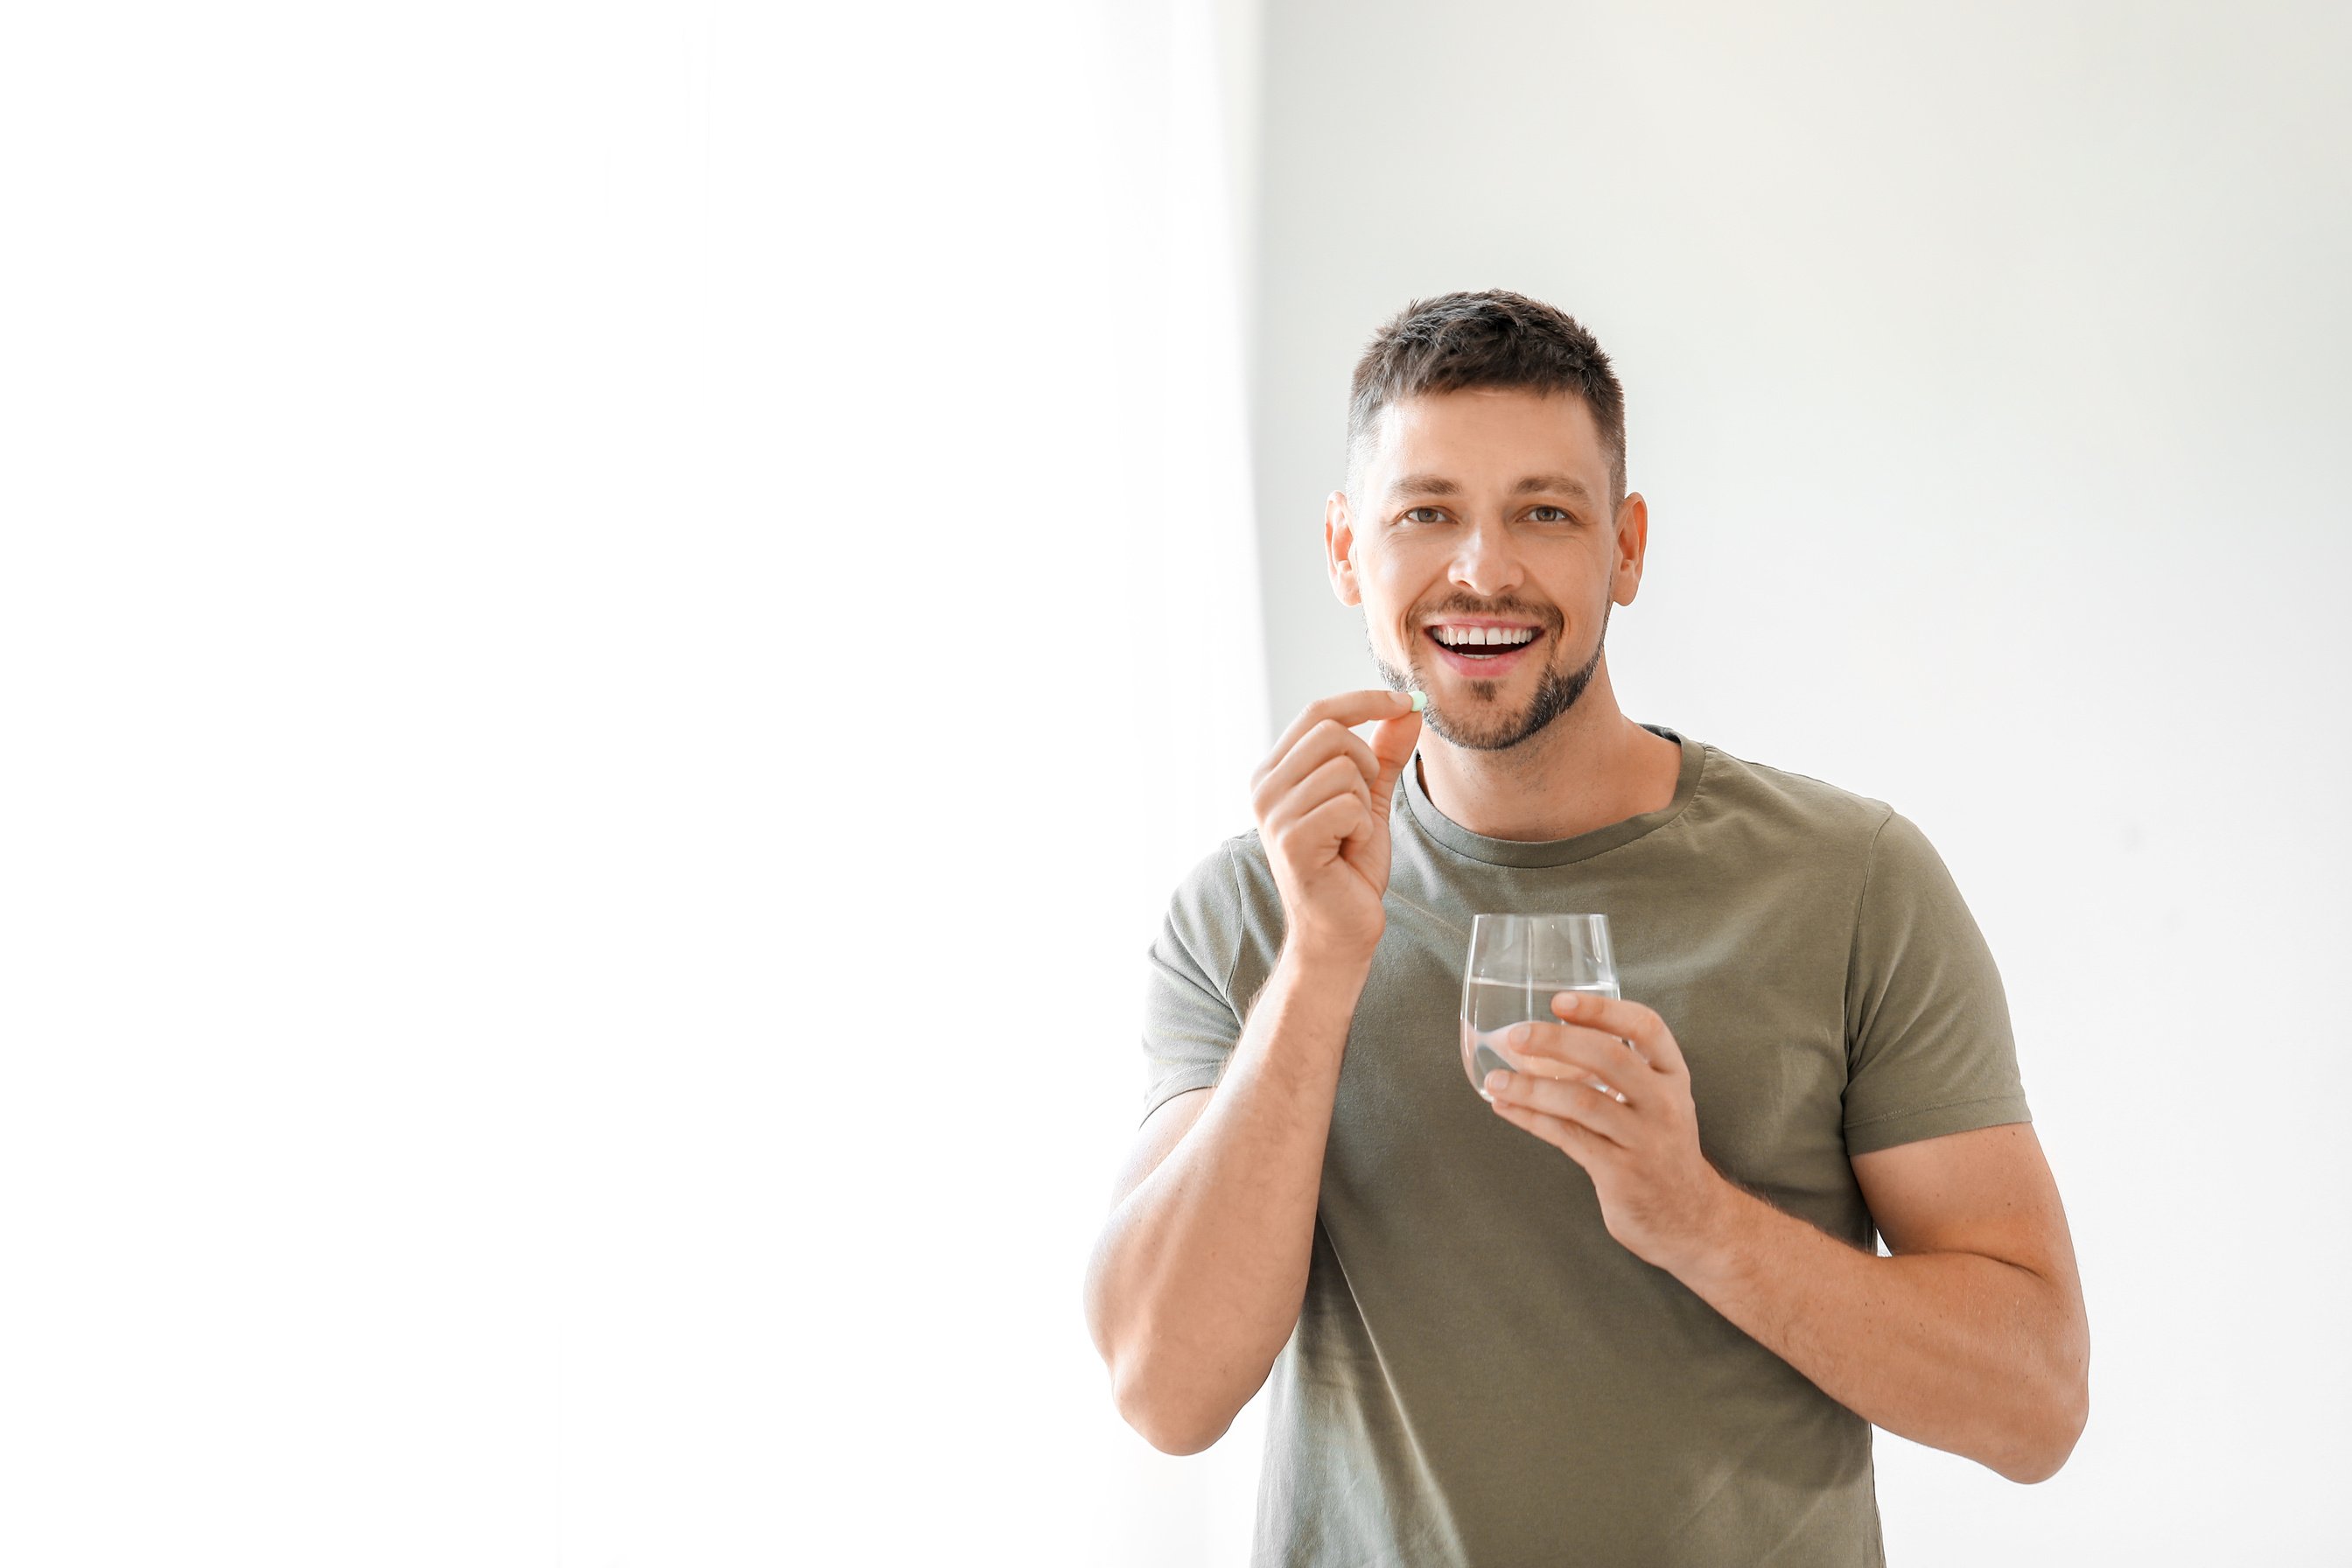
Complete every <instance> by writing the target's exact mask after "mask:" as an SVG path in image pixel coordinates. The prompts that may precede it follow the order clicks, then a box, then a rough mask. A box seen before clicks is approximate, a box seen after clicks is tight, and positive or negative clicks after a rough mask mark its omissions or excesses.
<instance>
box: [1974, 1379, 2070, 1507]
mask: <svg viewBox="0 0 2352 1568" xmlns="http://www.w3.org/2000/svg"><path fill="white" fill-rule="evenodd" d="M2042 1414H2043V1418H2042V1421H2041V1422H2039V1423H2038V1424H2037V1427H2036V1430H2035V1431H2034V1432H2033V1433H2032V1434H2031V1435H2030V1436H2027V1437H2026V1439H2025V1440H2024V1441H2022V1442H2021V1443H2020V1444H2019V1445H2018V1446H2017V1447H2016V1448H2015V1449H2013V1450H2011V1453H2010V1454H2008V1455H2006V1456H2004V1458H2003V1459H2002V1461H2001V1462H2000V1463H1998V1464H1995V1465H1994V1466H1993V1467H1992V1468H1993V1469H1994V1470H1995V1471H1997V1472H1999V1473H2000V1476H2001V1477H2002V1478H2003V1479H2007V1480H2012V1481H2016V1482H2018V1483H2019V1484H2020V1485H2021V1486H2036V1485H2039V1484H2040V1483H2042V1482H2043V1481H2046V1480H2048V1479H2050V1478H2051V1477H2053V1476H2054V1475H2056V1474H2057V1473H2058V1472H2059V1471H2060V1470H2062V1469H2063V1468H2065V1466H2066V1461H2067V1459H2068V1458H2072V1457H2073V1455H2074V1445H2075V1444H2076V1443H2078V1442H2080V1441H2081V1440H2082V1437H2083V1428H2084V1426H2088V1425H2089V1424H2090V1419H2091V1390H2090V1386H2089V1384H2087V1383H2086V1382H2082V1381H2077V1382H2076V1383H2075V1384H2073V1385H2072V1386H2071V1387H2069V1388H2068V1389H2066V1390H2065V1392H2064V1394H2063V1395H2062V1396H2061V1397H2059V1398H2056V1399H2053V1400H2052V1401H2051V1402H2050V1404H2049V1405H2047V1406H2046V1407H2045V1408H2044V1411H2043V1413H2042Z"/></svg>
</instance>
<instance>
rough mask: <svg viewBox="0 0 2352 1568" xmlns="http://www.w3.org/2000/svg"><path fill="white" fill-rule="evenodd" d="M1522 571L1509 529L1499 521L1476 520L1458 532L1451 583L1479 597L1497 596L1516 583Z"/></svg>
mask: <svg viewBox="0 0 2352 1568" xmlns="http://www.w3.org/2000/svg"><path fill="white" fill-rule="evenodd" d="M1522 575H1523V574H1522V573H1521V571H1520V569H1519V556H1518V552H1517V549H1516V548H1515V547H1514V546H1513V543H1512V540H1511V535H1510V531H1509V530H1508V529H1507V528H1505V527H1504V526H1503V525H1502V524H1501V523H1499V522H1486V523H1480V524H1478V525H1477V526H1476V527H1474V528H1471V529H1468V530H1466V531H1465V532H1464V533H1463V535H1462V544H1461V548H1460V549H1459V550H1457V551H1456V552H1454V573H1453V576H1454V584H1455V585H1456V586H1458V587H1461V588H1464V589H1466V590H1468V591H1469V592H1470V593H1472V594H1475V595H1477V596H1478V597H1480V598H1482V599H1494V598H1499V597H1501V596H1502V595H1504V594H1505V593H1507V592H1508V591H1509V590H1511V589H1513V588H1516V587H1517V586H1518V585H1519V582H1520V579H1521V577H1522Z"/></svg>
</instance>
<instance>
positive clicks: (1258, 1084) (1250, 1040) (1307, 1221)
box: [1086, 691, 1421, 1454]
mask: <svg viewBox="0 0 2352 1568" xmlns="http://www.w3.org/2000/svg"><path fill="white" fill-rule="evenodd" d="M1365 723H1370V724H1372V725H1374V726H1375V731H1374V739H1373V742H1372V743H1371V744H1370V745H1367V744H1366V743H1365V742H1363V741H1361V740H1359V739H1358V738H1357V737H1356V736H1355V735H1353V734H1352V733H1350V730H1351V728H1352V727H1353V726H1355V725H1358V724H1365ZM1420 733H1421V715H1420V712H1419V711H1418V710H1416V709H1415V708H1414V707H1413V706H1412V703H1411V702H1410V701H1409V700H1406V699H1405V698H1404V697H1403V696H1402V695H1401V694H1399V693H1397V692H1393V691H1355V692H1349V693H1346V694H1344V695H1342V696H1338V697H1328V698H1325V699H1323V700H1320V701H1318V702H1312V703H1309V704H1308V705H1307V710H1305V711H1304V712H1302V713H1300V714H1299V716H1298V718H1297V721H1294V722H1293V723H1292V724H1291V726H1290V728H1289V729H1288V730H1286V731H1284V733H1283V735H1282V738H1281V739H1280V740H1278V741H1276V742H1275V746H1274V750H1273V752H1271V753H1269V754H1268V756H1267V757H1266V759H1265V762H1264V763H1261V764H1260V765H1259V767H1258V769H1257V771H1256V773H1255V774H1254V775H1253V780H1252V790H1251V800H1250V805H1251V810H1252V812H1253V813H1254V814H1255V816H1256V817H1257V823H1258V837H1259V841H1260V842H1261V843H1262V844H1263V845H1264V847H1265V853H1266V859H1267V863H1268V865H1269V867H1270V868H1271V869H1272V871H1273V873H1274V879H1275V883H1276V887H1277V888H1278V889H1279V890H1280V892H1281V895H1282V907H1283V921H1284V937H1283V943H1282V952H1281V955H1280V956H1279V957H1278V958H1277V959H1276V961H1275V964H1274V972H1273V973H1272V974H1271V975H1270V976H1269V977H1268V979H1267V981H1266V983H1265V987H1264V988H1263V989H1262V990H1260V991H1259V993H1258V994H1257V1000H1256V1002H1255V1005H1251V1006H1249V1007H1247V1009H1246V1012H1247V1017H1246V1019H1245V1020H1244V1023H1243V1025H1242V1031H1241V1037H1240V1038H1239V1039H1237V1040H1235V1041H1234V1047H1233V1052H1232V1054H1231V1055H1230V1056H1229V1057H1228V1058H1226V1060H1225V1067H1224V1072H1223V1076H1221V1077H1220V1078H1219V1079H1218V1080H1217V1084H1216V1087H1215V1088H1214V1089H1206V1090H1195V1091H1193V1092H1192V1093H1189V1094H1185V1095H1181V1096H1179V1097H1178V1098H1177V1099H1175V1100H1171V1101H1169V1102H1168V1103H1167V1104H1165V1105H1163V1106H1161V1107H1160V1110H1159V1111H1158V1112H1157V1113H1155V1114H1154V1115H1153V1116H1152V1117H1151V1118H1150V1120H1149V1121H1146V1122H1145V1123H1144V1125H1143V1131H1142V1133H1141V1135H1140V1137H1139V1140H1138V1142H1137V1143H1136V1146H1135V1151H1134V1153H1133V1154H1132V1156H1131V1157H1130V1158H1129V1162H1128V1166H1127V1170H1126V1171H1125V1172H1124V1173H1122V1175H1121V1177H1120V1184H1119V1189H1120V1190H1119V1191H1118V1193H1117V1194H1115V1196H1114V1199H1113V1206H1112V1209H1111V1215H1110V1218H1109V1220H1108V1223H1106V1224H1105V1226H1103V1231H1102V1235H1101V1237H1100V1238H1099V1239H1098V1240H1097V1242H1096V1244H1095V1250H1094V1257H1093V1258H1092V1259H1091V1261H1090V1262H1089V1263H1088V1265H1087V1289H1086V1306H1087V1328H1088V1330H1089V1331H1091V1332H1092V1333H1093V1335H1094V1341H1095V1347H1096V1348H1097V1350H1099V1351H1100V1352H1102V1357H1103V1361H1104V1362H1105V1363H1107V1364H1108V1366H1109V1368H1110V1373H1111V1389H1112V1397H1113V1398H1114V1399H1115V1400H1116V1401H1117V1402H1118V1410H1119V1414H1120V1415H1124V1416H1125V1417H1126V1418H1127V1421H1128V1425H1129V1426H1133V1427H1134V1428H1135V1429H1136V1430H1137V1431H1139V1432H1140V1433H1142V1434H1143V1436H1145V1437H1146V1438H1148V1439H1149V1440H1150V1443H1151V1445H1152V1446H1153V1447H1156V1448H1161V1449H1164V1450H1166V1451H1167V1452H1169V1453H1171V1454H1195V1453H1198V1452H1200V1451H1201V1450H1202V1449H1203V1448H1205V1447H1208V1446H1209V1445H1210V1444H1212V1443H1213V1442H1215V1441H1216V1440H1217V1439H1218V1438H1219V1437H1221V1436H1224V1432H1225V1428H1226V1427H1228V1426H1232V1425H1233V1421H1234V1416H1235V1415H1239V1414H1240V1413H1241V1408H1242V1406H1243V1405H1246V1404H1248V1403H1249V1401H1250V1396H1251V1395H1252V1394H1255V1393H1256V1392H1257V1391H1258V1389H1259V1388H1260V1387H1261V1386H1262V1385H1263V1384H1265V1376H1266V1373H1268V1372H1269V1371H1271V1370H1272V1369H1273V1366H1274V1360H1275V1357H1276V1356H1277V1355H1279V1354H1281V1353H1282V1347H1283V1346H1284V1345H1285V1344H1286V1343H1287V1342H1289V1339H1290V1332H1291V1330H1292V1329H1293V1328H1295V1327H1296V1326H1297V1322H1298V1309H1299V1305H1300V1303H1301V1302H1302V1301H1304V1300H1306V1296H1307V1260H1308V1258H1310V1257H1312V1255H1313V1252H1314V1246H1315V1208H1316V1198H1317V1195H1318V1193H1319V1192H1320V1191H1321V1188H1322V1183H1323V1145H1324V1142H1325V1140H1326V1139H1327V1138H1328V1136H1329V1134H1330V1131H1331V1106H1332V1102H1333V1100H1335V1099H1336V1098H1337V1096H1338V1093H1339V1058H1340V1056H1341V1055H1342V1053H1343V1052H1344V1051H1345V1050H1346V1048H1347V1043H1348V1026H1349V1021H1350V1020H1351V1019H1352V1018H1353V1017H1354V1016H1355V1012H1356V1001H1357V998H1358V997H1360V995H1362V994H1363V990H1364V982H1365V980H1366V978H1367V977H1368V976H1369V975H1370V973H1371V962H1372V953H1373V951H1374V950H1375V949H1377V948H1378V947H1379V945H1380V940H1381V931H1382V930H1383V929H1384V927H1385V925H1386V921H1387V915H1386V912H1385V910H1383V908H1382V904H1381V900H1382V898H1383V897H1384V895H1385V894H1386V892H1387V890H1388V879H1389V818H1388V812H1389V802H1390V797H1391V794H1392V792H1393V791H1394V789H1395V786H1396V782H1397V777H1398V774H1399V773H1400V772H1401V771H1402V768H1403V766H1404V764H1405V762H1406V760H1407V759H1408V758H1409V757H1410V756H1411V755H1412V744H1413V742H1414V741H1415V740H1416V739H1417V738H1418V737H1419V735H1420ZM1236 1011H1237V1012H1239V1011H1241V1009H1236Z"/></svg>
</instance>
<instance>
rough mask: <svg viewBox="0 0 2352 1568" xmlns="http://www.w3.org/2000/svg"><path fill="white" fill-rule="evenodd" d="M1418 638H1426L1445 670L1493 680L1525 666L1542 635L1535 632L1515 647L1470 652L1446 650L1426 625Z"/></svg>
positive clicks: (1485, 648)
mask: <svg viewBox="0 0 2352 1568" xmlns="http://www.w3.org/2000/svg"><path fill="white" fill-rule="evenodd" d="M1421 635H1422V636H1423V637H1425V638H1427V639H1428V641H1429V646H1430V647H1433V648H1434V649H1436V650H1437V657H1438V658H1439V660H1440V661H1441V662H1442V663H1444V666H1445V668H1448V669H1451V670H1453V671H1454V672H1455V673H1457V674H1461V675H1467V676H1473V677H1475V678H1476V679H1480V680H1493V679H1496V678H1497V677H1499V676H1505V675H1508V674H1510V673H1511V671H1513V670H1515V669H1517V668H1518V667H1519V666H1520V665H1522V664H1524V663H1526V662H1527V658H1528V654H1529V653H1530V652H1532V651H1533V650H1535V649H1536V648H1538V647H1542V646H1543V640H1544V633H1543V632H1542V631H1541V630H1538V631H1537V633H1536V635H1535V636H1533V637H1529V638H1528V640H1527V641H1525V642H1523V643H1521V644H1519V645H1518V646H1517V647H1496V646H1494V645H1493V644H1491V643H1489V644H1486V645H1485V646H1483V647H1479V648H1478V649H1477V650H1476V652H1475V653H1473V652H1471V651H1469V650H1467V649H1465V650H1462V651H1459V652H1457V651H1456V650H1454V649H1453V648H1450V647H1446V646H1445V645H1444V643H1442V642H1439V641H1438V640H1437V634H1436V632H1434V631H1433V630H1431V629H1430V628H1428V627H1426V626H1424V627H1423V628H1422V633H1421ZM1481 656H1483V657H1481Z"/></svg>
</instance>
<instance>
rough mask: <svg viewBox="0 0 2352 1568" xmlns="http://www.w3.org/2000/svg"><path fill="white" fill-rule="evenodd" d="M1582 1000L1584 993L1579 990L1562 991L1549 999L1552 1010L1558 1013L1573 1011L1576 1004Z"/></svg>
mask: <svg viewBox="0 0 2352 1568" xmlns="http://www.w3.org/2000/svg"><path fill="white" fill-rule="evenodd" d="M1583 1000H1584V995H1583V994H1582V993H1581V992H1577V991H1563V992H1561V993H1560V994H1559V995H1557V996H1555V997H1553V998H1552V999H1551V1005H1552V1010H1553V1011H1554V1012H1558V1013H1573V1012H1575V1011H1576V1008H1577V1005H1578V1004H1579V1003H1580V1002H1582V1001H1583Z"/></svg>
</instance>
